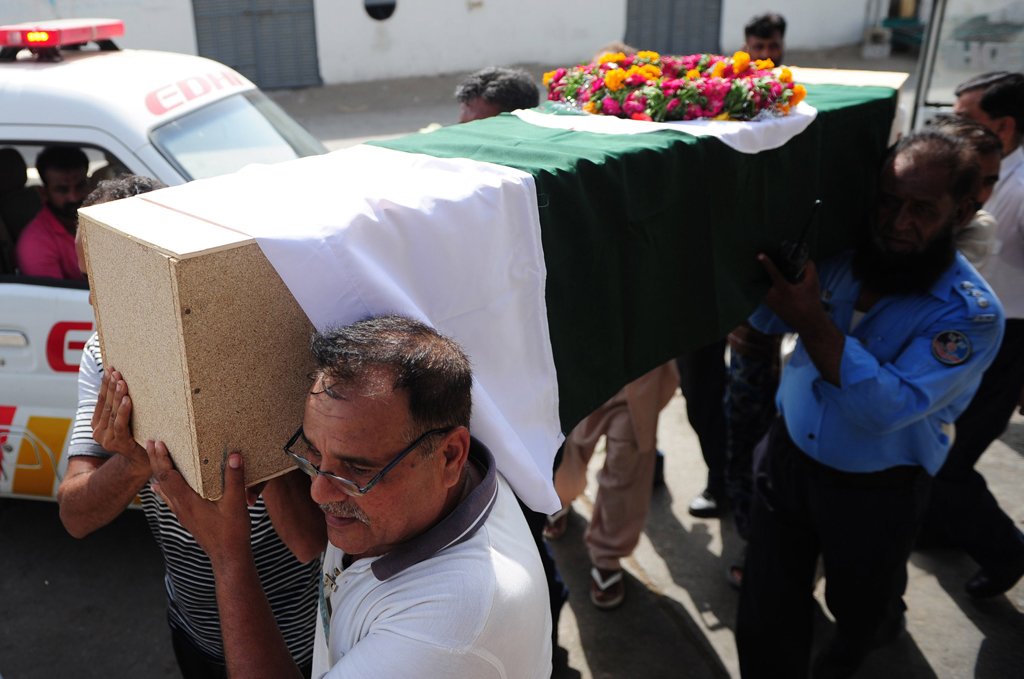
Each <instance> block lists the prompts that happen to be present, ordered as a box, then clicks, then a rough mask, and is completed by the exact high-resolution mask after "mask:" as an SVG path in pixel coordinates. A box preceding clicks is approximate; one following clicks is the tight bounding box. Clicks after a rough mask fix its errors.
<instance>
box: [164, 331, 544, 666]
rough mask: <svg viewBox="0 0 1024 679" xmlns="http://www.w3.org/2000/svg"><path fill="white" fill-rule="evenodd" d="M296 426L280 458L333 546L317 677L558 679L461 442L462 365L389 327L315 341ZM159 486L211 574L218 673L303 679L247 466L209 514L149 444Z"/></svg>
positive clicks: (465, 374)
mask: <svg viewBox="0 0 1024 679" xmlns="http://www.w3.org/2000/svg"><path fill="white" fill-rule="evenodd" d="M313 355H314V359H315V361H316V364H317V367H318V369H317V371H316V372H315V373H314V376H313V377H314V379H313V385H312V387H311V389H310V391H309V394H308V396H307V399H306V410H305V416H304V418H303V422H302V426H300V427H299V429H298V430H297V431H296V432H295V434H294V435H293V436H292V438H291V440H290V441H289V442H288V443H287V444H286V445H285V452H286V453H287V454H289V455H290V456H291V457H292V458H293V459H294V460H295V461H296V463H297V464H298V466H299V468H300V469H302V470H303V471H305V472H306V473H308V474H310V475H311V476H312V477H313V483H312V486H311V488H310V495H311V496H312V500H313V502H315V503H316V504H317V505H319V508H320V510H321V511H322V512H323V515H324V518H325V520H326V526H327V536H328V540H329V542H330V544H329V545H328V546H327V552H326V555H325V558H324V578H323V589H322V594H321V601H320V609H321V610H320V613H321V615H320V618H321V619H320V624H319V625H318V629H317V643H316V647H315V650H314V662H313V676H314V677H323V676H329V677H341V676H344V677H396V676H422V677H440V676H453V677H495V678H497V677H509V678H517V677H518V678H522V679H533V678H536V677H547V676H549V675H550V673H551V614H550V611H549V607H548V594H547V587H546V586H545V580H544V573H543V570H542V568H541V564H540V558H539V556H538V554H537V549H536V547H535V545H534V543H533V540H532V538H531V536H530V533H529V530H528V528H527V526H526V521H525V519H524V518H523V515H522V512H521V511H520V509H519V507H518V505H517V503H516V500H515V496H514V495H513V494H512V491H511V489H510V488H509V486H508V484H507V483H506V482H505V480H504V478H502V476H501V475H500V474H499V473H498V472H497V470H496V468H495V464H494V458H493V457H492V456H491V454H490V452H489V451H488V450H487V448H486V447H485V446H483V444H481V443H480V442H478V441H476V440H475V439H473V438H471V436H470V434H469V428H468V426H469V417H470V408H471V403H470V388H471V385H472V375H471V372H470V367H469V361H468V359H467V358H466V356H465V354H464V353H463V352H462V350H461V349H460V348H459V347H458V345H457V344H455V342H453V341H451V340H450V339H447V338H445V337H442V336H441V335H439V334H437V332H435V331H434V330H433V329H432V328H429V327H428V326H425V325H423V324H421V323H418V322H416V321H412V320H410V319H407V318H403V317H400V316H383V317H378V318H371V319H368V320H365V321H360V322H359V323H355V324H353V325H351V326H347V327H345V328H340V329H337V330H331V331H327V332H325V333H318V334H317V335H316V336H315V337H314V340H313ZM147 452H148V453H149V455H150V458H151V460H152V462H153V464H154V465H155V467H154V477H155V479H156V481H157V482H158V483H159V487H160V488H161V490H162V492H163V494H164V495H165V496H166V497H167V498H168V501H169V503H170V505H171V508H172V509H173V510H174V511H175V513H176V514H177V515H178V517H179V519H180V520H181V522H182V523H183V524H184V525H185V526H186V527H187V528H189V530H190V531H191V532H192V534H193V535H194V536H195V538H196V540H197V541H198V542H199V543H200V545H202V546H203V548H204V549H206V551H207V553H208V554H209V555H210V561H211V563H212V564H213V570H214V574H215V576H216V583H217V597H218V606H219V608H220V612H221V621H222V630H223V634H224V648H225V656H226V658H227V664H228V673H229V675H230V676H239V677H257V678H258V677H270V678H274V679H277V678H279V677H286V676H296V673H297V670H296V668H295V666H294V663H293V662H292V660H291V658H290V657H289V656H288V654H287V650H286V648H285V646H284V641H283V639H282V638H281V635H280V633H279V632H278V630H277V628H276V626H275V625H274V621H273V618H272V617H271V616H270V612H269V608H268V607H267V604H266V598H265V597H264V596H263V593H262V590H261V588H260V582H259V579H258V577H257V575H256V571H255V568H254V565H253V560H252V555H251V551H250V549H249V542H248V532H249V521H248V515H247V513H246V511H245V489H244V488H243V473H242V460H241V456H240V455H238V454H237V453H232V454H231V455H229V456H228V459H227V461H226V465H225V480H224V488H225V490H224V497H223V498H222V499H221V500H220V501H218V502H207V501H205V500H203V499H202V498H200V497H199V496H198V495H197V494H195V493H194V492H193V491H192V490H191V489H190V488H189V487H188V486H187V485H186V484H185V481H184V479H183V478H182V477H181V475H180V474H178V473H177V472H176V471H174V469H173V463H172V462H171V460H170V458H169V456H168V455H167V452H166V448H165V447H164V446H163V444H162V443H154V442H152V441H150V442H148V443H147Z"/></svg>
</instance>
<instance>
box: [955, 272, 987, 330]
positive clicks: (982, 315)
mask: <svg viewBox="0 0 1024 679" xmlns="http://www.w3.org/2000/svg"><path fill="white" fill-rule="evenodd" d="M954 289H955V290H956V291H957V292H958V293H960V296H961V297H962V298H963V299H964V302H965V303H966V304H967V317H968V318H969V319H971V320H972V321H974V322H975V323H992V322H993V321H995V320H996V318H997V316H996V314H995V313H993V310H992V305H993V298H992V293H991V292H989V291H988V290H987V289H985V288H982V287H979V286H978V285H976V284H974V283H972V282H971V281H961V282H960V283H959V284H957V285H956V286H954Z"/></svg>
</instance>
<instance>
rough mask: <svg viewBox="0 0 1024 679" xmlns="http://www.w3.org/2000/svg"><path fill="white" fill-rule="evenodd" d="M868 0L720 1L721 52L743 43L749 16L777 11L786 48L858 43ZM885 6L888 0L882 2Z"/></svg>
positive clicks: (862, 32)
mask: <svg viewBox="0 0 1024 679" xmlns="http://www.w3.org/2000/svg"><path fill="white" fill-rule="evenodd" d="M869 1H870V0H722V33H721V45H722V51H723V52H725V53H727V54H729V53H732V52H733V51H735V50H737V49H739V48H740V47H741V46H742V45H743V26H744V25H745V24H746V23H747V22H748V21H749V20H750V18H751V17H753V16H755V15H757V14H764V13H765V12H778V13H779V14H781V15H782V16H784V17H785V18H786V49H819V48H823V47H836V46H839V45H851V44H854V43H859V42H861V40H862V37H863V35H864V18H865V14H866V12H867V3H868V2H869ZM885 6H886V8H888V2H886V3H885Z"/></svg>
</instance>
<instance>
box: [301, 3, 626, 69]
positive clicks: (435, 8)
mask: <svg viewBox="0 0 1024 679" xmlns="http://www.w3.org/2000/svg"><path fill="white" fill-rule="evenodd" d="M625 22H626V0H431V2H423V1H422V0H398V4H397V7H396V9H395V12H394V14H393V15H392V16H391V17H390V18H389V19H387V20H384V21H376V20H374V19H371V18H370V17H369V16H367V14H366V12H365V11H364V9H363V4H362V2H361V1H360V0H351V1H349V2H337V0H317V2H316V24H317V49H318V50H319V53H320V74H321V76H322V77H323V79H324V82H328V83H330V82H351V81H360V80H373V79H376V78H393V77H403V76H416V75H431V74H435V73H451V72H455V71H464V70H472V69H476V68H480V67H483V66H491V65H502V64H511V63H523V62H536V63H543V64H552V65H563V64H567V63H575V62H577V61H579V60H586V59H589V58H590V57H591V56H592V55H593V54H594V52H595V51H596V50H597V49H598V48H599V47H601V46H603V45H605V44H607V43H608V42H610V41H612V40H621V39H622V36H623V35H625Z"/></svg>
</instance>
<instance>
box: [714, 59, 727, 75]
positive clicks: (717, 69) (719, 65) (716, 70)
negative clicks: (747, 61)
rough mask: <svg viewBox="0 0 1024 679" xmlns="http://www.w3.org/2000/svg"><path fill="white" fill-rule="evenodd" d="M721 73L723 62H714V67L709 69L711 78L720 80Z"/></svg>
mask: <svg viewBox="0 0 1024 679" xmlns="http://www.w3.org/2000/svg"><path fill="white" fill-rule="evenodd" d="M723 73H725V61H717V62H715V65H714V66H712V67H711V77H712V78H721V77H722V74H723Z"/></svg>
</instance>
